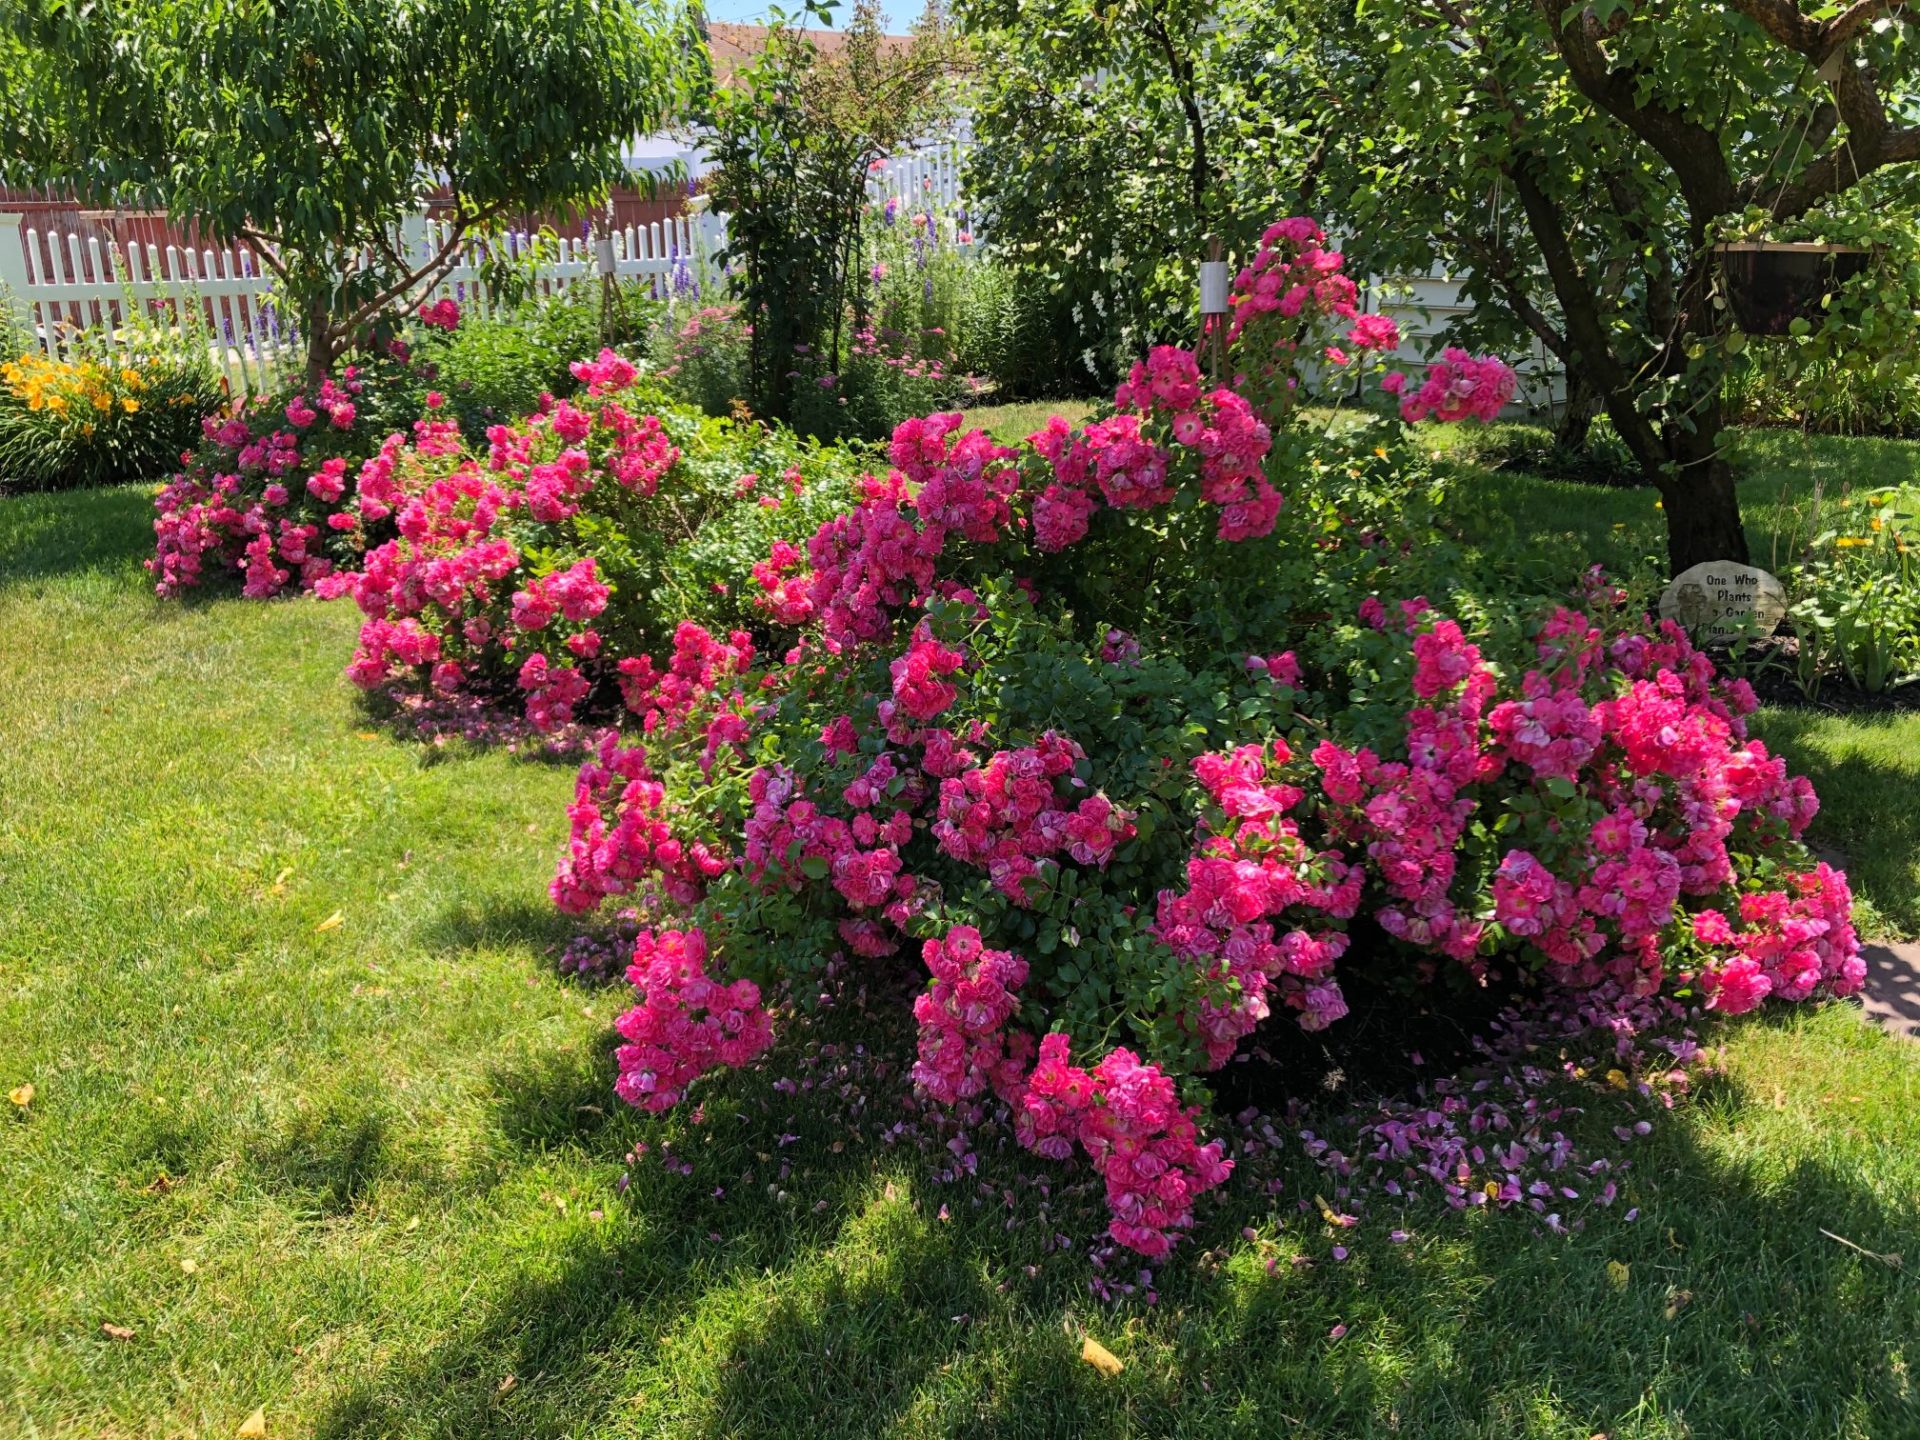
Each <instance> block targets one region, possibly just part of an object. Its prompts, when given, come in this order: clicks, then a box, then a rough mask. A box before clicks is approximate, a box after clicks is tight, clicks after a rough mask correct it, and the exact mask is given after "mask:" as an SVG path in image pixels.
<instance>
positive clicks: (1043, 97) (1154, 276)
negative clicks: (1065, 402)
mask: <svg viewBox="0 0 1920 1440" xmlns="http://www.w3.org/2000/svg"><path fill="white" fill-rule="evenodd" d="M954 16H955V19H956V21H957V23H958V24H959V25H960V26H961V27H962V29H963V30H964V31H965V32H966V33H967V35H968V37H969V38H970V39H971V40H972V41H973V43H974V45H975V46H976V47H977V48H978V50H979V51H980V53H982V54H985V55H991V56H993V57H994V60H993V63H992V64H990V65H984V66H982V67H981V73H980V82H979V86H978V103H977V104H976V106H975V109H974V116H973V123H974V136H975V141H976V143H975V146H974V149H973V150H972V152H971V154H970V155H969V157H968V169H967V196H968V201H969V203H970V204H971V205H974V206H975V207H977V208H978V209H979V211H980V213H981V217H982V221H983V225H982V229H983V233H984V234H985V235H986V237H987V240H988V243H989V244H990V245H991V246H992V247H993V250H994V254H995V256H996V258H997V259H998V260H1000V261H1001V262H1002V263H1006V264H1011V265H1013V266H1016V267H1018V269H1019V271H1020V272H1021V274H1022V277H1023V279H1029V280H1031V281H1032V282H1035V283H1037V284H1038V285H1039V286H1040V287H1041V288H1042V289H1043V291H1044V292H1045V293H1048V294H1049V295H1051V296H1053V297H1054V298H1055V299H1056V300H1057V301H1058V302H1059V305H1060V308H1061V310H1062V312H1063V313H1072V314H1074V316H1075V323H1074V325H1073V327H1072V332H1073V333H1069V334H1066V335H1065V336H1064V337H1063V339H1062V342H1061V348H1062V349H1063V350H1064V351H1066V352H1067V353H1068V354H1072V353H1073V352H1075V351H1077V350H1079V349H1081V348H1082V347H1084V348H1085V349H1088V350H1092V351H1094V356H1093V359H1092V362H1091V365H1090V364H1089V362H1088V361H1087V360H1086V359H1084V358H1079V357H1077V356H1076V357H1075V359H1074V361H1073V368H1074V371H1075V373H1076V374H1077V375H1078V378H1079V380H1080V382H1081V383H1083V384H1084V383H1085V381H1086V379H1087V374H1088V371H1089V369H1090V368H1091V369H1097V370H1104V369H1105V368H1106V367H1107V366H1109V365H1112V364H1115V363H1116V361H1115V357H1114V356H1113V355H1111V354H1103V353H1102V352H1103V351H1106V350H1108V349H1110V348H1111V349H1115V350H1117V352H1118V354H1119V356H1120V357H1121V358H1120V359H1119V360H1118V361H1117V363H1118V364H1119V365H1120V366H1121V367H1122V368H1124V366H1125V365H1126V364H1127V363H1130V361H1131V359H1132V357H1133V355H1135V354H1137V353H1138V350H1139V348H1141V347H1143V346H1144V345H1145V344H1147V343H1150V342H1152V341H1155V340H1178V341H1184V340H1187V339H1190V338H1191V336H1192V328H1193V267H1194V264H1195V262H1196V261H1197V260H1199V259H1200V258H1201V257H1202V256H1203V255H1204V254H1205V253H1206V251H1207V247H1208V243H1209V241H1210V240H1211V239H1213V238H1219V239H1220V240H1222V241H1223V242H1224V243H1225V244H1226V245H1227V247H1228V248H1229V249H1230V250H1231V251H1232V252H1233V253H1235V254H1237V255H1250V254H1251V253H1252V251H1253V247H1254V243H1255V242H1256V240H1257V239H1258V236H1259V234H1260V231H1261V229H1262V227H1264V226H1265V225H1266V223H1267V221H1268V220H1269V219H1270V218H1271V216H1272V213H1273V207H1274V205H1275V203H1276V197H1278V196H1281V195H1284V194H1286V193H1287V191H1288V190H1289V189H1290V188H1291V184H1292V181H1293V179H1294V172H1295V171H1297V169H1298V168H1299V167H1300V165H1301V163H1302V161H1301V156H1302V154H1303V152H1304V151H1305V149H1306V145H1305V144H1304V143H1303V142H1301V141H1299V140H1298V138H1297V137H1298V136H1299V135H1300V134H1301V132H1302V125H1303V120H1304V117H1303V115H1301V114H1299V113H1295V112H1290V111H1289V110H1287V109H1286V108H1285V107H1283V106H1281V105H1279V104H1276V103H1273V101H1274V97H1275V96H1276V94H1277V93H1278V90H1279V83H1278V82H1280V81H1282V80H1283V79H1284V73H1283V72H1276V71H1275V70H1274V68H1273V67H1272V65H1271V63H1270V62H1271V56H1270V54H1269V51H1270V48H1271V45H1270V41H1269V40H1268V39H1267V37H1266V35H1265V33H1264V31H1265V28H1266V27H1264V26H1256V25H1245V24H1225V23H1222V20H1223V9H1222V6H1221V5H1220V4H1218V3H1217V0H956V3H955V5H954Z"/></svg>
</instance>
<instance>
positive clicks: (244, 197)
mask: <svg viewBox="0 0 1920 1440" xmlns="http://www.w3.org/2000/svg"><path fill="white" fill-rule="evenodd" d="M4 14H5V19H6V23H5V27H4V31H0V36H3V37H4V38H0V64H4V66H5V75H4V78H5V80H6V81H7V84H6V85H5V87H4V88H5V90H6V95H7V98H6V99H4V100H0V171H3V172H4V177H5V178H6V179H7V180H8V181H11V182H15V183H25V184H39V183H47V182H67V183H73V184H76V185H78V186H80V187H82V188H83V189H85V190H86V191H88V192H92V193H102V192H104V193H107V194H111V195H114V196H119V197H138V198H140V199H143V200H145V201H147V202H148V203H156V204H160V205H164V206H165V207H167V208H168V209H169V210H170V211H172V212H173V213H174V214H175V215H177V216H180V217H182V218H187V219H191V220H194V221H197V222H198V223H199V224H201V225H202V226H204V227H205V228H207V229H208V230H209V231H211V232H212V233H214V234H216V235H219V236H221V237H223V238H232V239H247V240H253V241H256V242H259V245H260V248H261V249H262V250H263V251H264V252H266V254H268V255H271V256H272V257H273V258H272V259H271V260H270V261H269V263H270V264H271V265H272V266H273V268H274V269H275V270H276V271H278V272H279V277H280V279H281V280H282V281H283V282H284V283H285V288H286V289H287V291H288V293H289V299H290V300H291V301H292V302H293V304H294V305H295V306H296V307H297V309H298V311H299V313H300V314H301V316H302V318H303V319H304V320H306V321H307V323H308V324H309V326H310V327H311V326H314V325H316V324H320V325H321V327H322V328H323V330H324V331H325V334H326V340H327V343H328V344H329V345H330V346H332V347H337V346H339V345H341V344H343V343H344V342H345V340H346V339H347V338H348V337H349V336H350V334H351V332H352V331H353V329H355V328H356V327H357V326H359V325H361V324H363V323H365V322H367V321H368V320H371V319H373V318H374V317H375V316H377V315H379V314H380V313H381V312H382V311H383V310H385V309H386V308H387V307H389V306H391V305H393V304H394V303H396V302H398V301H401V300H404V299H405V298H406V297H408V296H409V295H411V294H413V293H416V292H417V291H418V290H419V289H420V288H422V287H423V286H425V285H427V284H429V283H431V281H433V280H435V279H437V278H438V277H439V275H440V274H444V273H445V269H446V268H447V266H449V265H450V264H451V263H452V261H453V258H454V255H453V250H454V249H455V248H456V247H457V245H458V242H459V240H460V238H461V237H462V236H464V234H465V233H466V232H468V231H472V230H485V229H488V228H490V227H492V226H494V225H496V224H497V223H498V222H500V221H501V220H503V219H504V218H506V217H509V216H512V215H515V214H519V213H522V212H543V211H544V212H551V211H554V210H558V209H563V208H566V207H568V206H572V205H577V204H580V203H582V202H586V201H589V200H591V199H593V198H594V197H596V196H598V195H599V194H601V193H602V192H604V191H605V190H606V188H607V187H608V186H610V185H612V184H614V183H615V182H617V181H619V180H621V179H622V178H623V176H624V167H623V164H622V153H623V145H624V142H626V141H627V140H629V139H630V138H632V137H633V136H636V135H639V134H642V133H645V132H647V131H650V130H654V129H657V128H659V127H660V126H661V125H662V124H663V123H665V122H666V121H667V120H668V119H670V118H671V117H673V116H674V115H676V114H678V113H680V112H681V111H682V110H683V109H684V107H685V105H686V102H687V100H688V98H689V96H690V94H691V93H692V89H693V87H694V86H696V85H698V84H699V83H701V82H702V81H703V80H704V77H705V75H706V60H705V52H704V49H703V47H702V46H701V44H700V42H699V37H698V35H697V32H695V31H694V29H693V28H692V27H691V25H690V24H689V23H688V21H687V18H686V16H685V14H684V12H682V11H680V10H678V9H677V8H673V7H672V3H671V0H622V3H618V4H614V3H606V0H382V3H381V4H378V5H366V4H358V3H350V0H88V3H80V0H16V3H13V4H10V5H8V6H6V7H5V9H4ZM429 200H437V201H438V202H439V203H440V204H442V205H443V206H444V207H445V208H446V210H447V211H448V212H449V213H450V217H451V219H452V222H453V224H452V228H453V230H454V232H455V233H454V235H453V237H452V240H451V243H450V244H449V245H448V246H445V247H441V249H440V250H437V251H435V252H434V253H433V254H432V255H430V256H424V257H423V256H419V255H413V254H403V253H402V250H401V247H400V246H399V245H398V243H397V239H396V236H397V231H398V228H399V226H400V225H401V223H402V222H403V221H404V220H405V219H407V218H408V217H410V216H414V215H417V214H419V213H420V211H421V209H422V207H423V206H424V205H425V204H427V202H428V201H429Z"/></svg>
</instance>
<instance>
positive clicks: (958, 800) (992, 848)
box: [929, 730, 1134, 906]
mask: <svg viewBox="0 0 1920 1440" xmlns="http://www.w3.org/2000/svg"><path fill="white" fill-rule="evenodd" d="M1085 759H1086V754H1085V752H1084V751H1082V750H1081V748H1080V747H1079V745H1077V744H1075V743H1074V741H1073V740H1072V739H1071V738H1070V737H1068V736H1065V735H1061V734H1058V733H1056V732H1054V731H1051V730H1049V731H1048V732H1047V733H1046V734H1044V735H1042V736H1040V738H1039V739H1038V740H1036V741H1034V743H1033V744H1031V745H1023V746H1021V747H1019V748H1018V749H1015V750H1001V751H997V752H996V753H995V754H994V755H992V756H991V757H990V758H989V759H988V760H987V763H986V764H984V765H968V766H967V767H966V768H965V769H963V770H961V771H960V772H959V773H958V774H953V775H948V776H946V777H945V778H944V779H942V780H941V781H940V792H939V793H940V809H939V817H940V818H939V819H937V820H936V821H934V823H933V828H932V834H933V838H934V839H935V840H936V841H937V842H938V843H939V845H940V848H941V849H942V850H944V851H945V852H946V853H947V854H948V855H951V856H952V857H953V858H954V859H956V860H959V861H961V862H963V863H965V864H968V865H977V866H979V867H980V868H982V869H983V870H985V871H986V872H987V875H988V876H989V878H991V880H992V881H993V886H994V888H995V889H996V890H998V891H1000V892H1001V893H1002V894H1004V895H1006V896H1007V897H1008V898H1009V899H1011V900H1012V901H1013V902H1014V904H1016V905H1021V906H1025V905H1029V904H1031V903H1032V901H1031V899H1030V897H1029V896H1028V894H1027V889H1026V887H1027V885H1028V884H1029V883H1030V882H1032V881H1033V880H1034V879H1036V878H1044V873H1045V872H1044V871H1043V870H1042V868H1041V866H1042V862H1048V861H1051V860H1052V858H1053V857H1054V856H1056V855H1058V854H1060V853H1061V852H1062V851H1064V852H1065V853H1066V854H1067V855H1068V856H1069V857H1071V858H1072V859H1074V860H1076V861H1078V862H1079V863H1080V864H1082V865H1096V866H1104V865H1105V864H1106V863H1107V861H1108V859H1109V858H1110V857H1111V856H1112V854H1113V852H1114V849H1115V847H1117V846H1119V845H1123V844H1125V843H1126V842H1127V841H1128V840H1129V839H1131V838H1132V836H1133V834H1134V823H1133V819H1134V817H1133V815H1132V814H1131V813H1130V812H1128V811H1126V810H1123V809H1121V808H1120V807H1119V806H1117V805H1115V804H1114V803H1113V802H1112V801H1111V800H1109V799H1107V797H1106V796H1105V795H1100V794H1093V795H1088V796H1086V797H1085V798H1084V799H1082V800H1080V801H1079V803H1078V804H1075V805H1071V806H1069V805H1068V804H1066V803H1065V802H1064V800H1063V798H1062V797H1061V796H1060V795H1059V794H1058V787H1059V786H1060V785H1062V784H1064V785H1066V786H1067V787H1068V788H1069V789H1072V788H1074V787H1079V788H1084V787H1085V782H1084V781H1082V780H1079V779H1078V778H1077V777H1075V775H1074V767H1075V766H1076V765H1077V764H1078V763H1079V762H1081V761H1083V760H1085ZM934 763H936V762H935V761H934V760H933V754H932V752H931V751H929V767H930V768H931V766H932V765H933V764H934Z"/></svg>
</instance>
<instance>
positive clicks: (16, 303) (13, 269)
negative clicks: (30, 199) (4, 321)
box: [0, 215, 33, 358]
mask: <svg viewBox="0 0 1920 1440" xmlns="http://www.w3.org/2000/svg"><path fill="white" fill-rule="evenodd" d="M20 221H21V217H20V216H18V215H0V291H4V292H5V293H4V295H3V296H0V304H4V305H5V306H6V308H7V310H8V311H9V312H11V313H12V314H13V315H15V316H17V317H18V318H19V320H20V321H21V323H22V324H24V325H26V326H27V327H28V329H32V327H33V307H32V306H31V305H29V304H28V303H27V252H26V251H25V250H24V249H22V248H21V245H22V243H23V242H22V239H21V235H20ZM9 358H11V357H9Z"/></svg>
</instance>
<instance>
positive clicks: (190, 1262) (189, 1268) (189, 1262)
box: [180, 1258, 200, 1275]
mask: <svg viewBox="0 0 1920 1440" xmlns="http://www.w3.org/2000/svg"><path fill="white" fill-rule="evenodd" d="M199 1268H200V1262H199V1261H198V1260H194V1259H191V1258H189V1259H186V1260H182V1261H181V1262H180V1273H181V1274H183V1275H191V1274H193V1272H194V1271H196V1270H198V1269H199Z"/></svg>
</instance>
